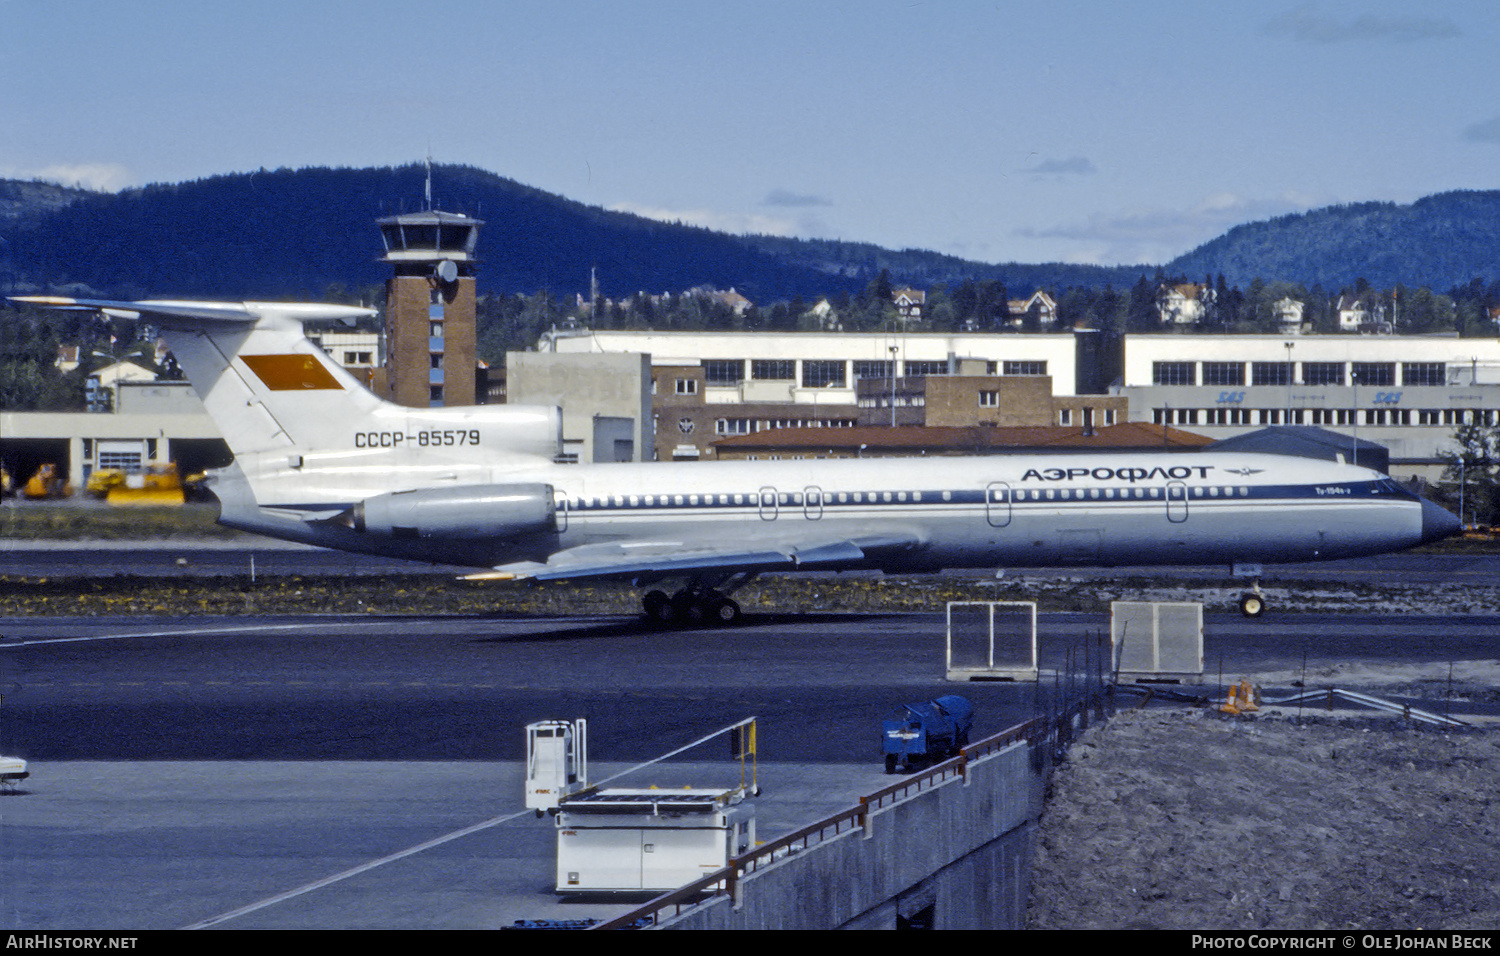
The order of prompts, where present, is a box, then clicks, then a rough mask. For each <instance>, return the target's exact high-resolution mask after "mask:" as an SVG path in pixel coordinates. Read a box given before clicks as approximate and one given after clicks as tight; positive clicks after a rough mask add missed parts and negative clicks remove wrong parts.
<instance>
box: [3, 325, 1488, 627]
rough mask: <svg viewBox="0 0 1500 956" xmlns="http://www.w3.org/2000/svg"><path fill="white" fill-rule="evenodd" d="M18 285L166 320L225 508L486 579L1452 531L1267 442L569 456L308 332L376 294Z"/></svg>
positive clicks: (1356, 470) (1282, 549)
mask: <svg viewBox="0 0 1500 956" xmlns="http://www.w3.org/2000/svg"><path fill="white" fill-rule="evenodd" d="M14 301H18V302H28V303H32V304H36V305H43V306H50V307H55V308H72V309H91V310H99V311H102V312H104V313H106V314H110V315H118V316H127V317H134V318H142V319H146V320H148V321H149V322H150V323H151V324H152V325H154V326H156V327H157V328H158V329H160V331H161V334H162V336H163V337H164V338H165V339H166V341H167V344H168V346H169V347H170V348H171V349H172V352H173V354H174V355H175V356H176V358H177V361H178V363H179V364H180V366H181V367H182V369H183V370H184V372H185V374H186V375H187V377H188V379H189V380H190V381H191V382H192V384H193V386H194V388H195V389H196V391H197V392H198V394H199V395H200V396H201V397H202V399H203V403H204V406H205V407H206V409H207V411H208V413H209V415H210V416H211V417H212V418H213V419H214V421H215V422H216V423H217V425H218V427H219V429H220V432H221V433H222V434H223V436H224V438H225V440H226V441H227V442H228V444H229V447H230V450H231V451H232V452H233V453H234V461H233V463H232V464H231V465H229V466H228V467H225V468H222V469H217V470H215V471H214V472H213V473H211V474H210V476H209V488H210V490H212V491H213V493H214V494H215V496H216V497H217V498H218V499H219V502H220V517H219V521H220V522H221V523H222V524H225V525H228V526H230V527H234V528H239V529H242V530H245V531H250V532H254V533H257V534H261V535H267V536H270V537H274V538H281V539H285V540H289V541H298V542H304V543H307V544H312V545H318V546H322V547H326V548H336V549H340V550H345V551H352V552H359V553H363V554H374V555H383V556H393V557H397V558H405V559H410V560H413V561H425V562H435V563H440V564H451V565H457V566H464V567H471V568H481V569H484V570H482V571H479V572H477V573H475V574H472V575H470V576H469V577H471V578H473V579H480V580H498V581H563V580H582V579H605V578H611V579H624V580H629V581H632V582H633V583H634V585H635V586H636V587H639V588H642V589H643V590H645V594H644V596H643V598H642V609H643V611H644V613H645V614H646V615H647V617H649V618H650V619H652V620H654V621H657V622H660V623H662V624H679V625H694V624H705V623H714V624H733V623H735V622H737V621H738V620H739V619H740V616H741V611H740V605H739V604H738V603H737V602H735V600H734V599H733V597H732V596H731V595H732V594H733V593H734V592H735V591H736V590H737V589H739V588H740V587H743V586H744V585H745V584H746V583H747V582H748V581H750V580H752V579H753V578H755V577H756V576H757V575H760V574H763V573H767V572H777V571H809V570H820V571H846V570H856V569H863V570H871V569H873V570H879V571H882V572H887V573H910V572H933V571H939V570H943V569H948V568H954V569H960V568H986V569H991V568H1004V567H1027V568H1034V567H1056V566H1084V565H1096V566H1112V565H1115V566H1118V565H1131V566H1136V565H1181V564H1225V565H1229V566H1231V567H1240V568H1246V567H1253V566H1255V565H1260V564H1264V563H1286V562H1300V561H1311V560H1318V559H1332V558H1348V557H1358V556H1364V555H1374V554H1381V553H1386V552H1391V551H1399V550H1403V549H1406V548H1411V547H1413V546H1416V545H1419V544H1422V543H1424V542H1429V541H1436V540H1439V539H1442V538H1445V537H1448V536H1451V535H1454V534H1457V533H1458V532H1459V531H1460V525H1459V521H1458V519H1457V518H1455V517H1454V516H1453V515H1452V514H1450V513H1448V512H1447V511H1445V510H1444V509H1442V508H1440V507H1438V506H1437V505H1435V504H1433V503H1432V502H1430V501H1426V500H1424V499H1422V498H1420V497H1418V496H1416V495H1414V494H1412V493H1411V492H1410V491H1408V490H1406V489H1405V488H1403V487H1402V486H1401V485H1399V484H1398V483H1397V482H1395V481H1394V480H1392V479H1391V478H1390V477H1388V476H1386V475H1384V474H1381V473H1380V472H1376V471H1372V470H1370V469H1368V468H1363V467H1359V466H1356V465H1352V464H1348V463H1345V462H1343V461H1336V462H1330V461H1321V460H1314V459H1307V458H1299V457H1289V456H1280V455H1267V454H1252V453H1240V452H1223V453H1214V452H1187V453H1184V452H1160V453H1134V454H1040V455H1038V454H1027V455H996V456H986V457H966V458H958V457H952V458H950V457H942V458H917V459H909V458H902V459H878V460H871V459H842V460H812V461H807V460H804V461H767V462H760V461H733V462H691V463H665V462H663V463H635V462H630V463H615V464H575V463H562V462H560V457H561V456H560V453H561V449H562V435H561V431H562V429H561V415H560V412H559V410H558V409H557V408H553V407H543V406H518V405H489V406H485V405H477V406H467V407H444V408H406V407H403V406H398V405H395V404H392V403H390V402H387V401H384V400H382V399H381V398H379V397H377V396H376V395H374V394H373V393H372V392H370V391H369V390H368V389H367V388H365V387H364V386H363V385H362V384H361V383H359V382H358V381H357V380H356V379H355V378H354V377H353V376H352V375H351V374H350V373H349V372H348V371H347V370H345V369H344V368H343V367H342V366H340V365H339V364H338V363H336V362H334V361H333V360H332V359H331V358H330V357H329V356H328V355H327V354H326V353H325V352H324V351H323V350H322V349H321V348H319V347H318V346H317V345H315V344H314V343H312V342H311V341H309V340H308V338H307V337H306V335H305V334H304V331H303V323H304V322H307V321H312V320H345V321H348V320H354V319H358V318H362V317H367V316H370V315H373V314H374V312H373V311H372V310H369V309H363V308H357V307H351V306H339V305H322V304H311V303H301V304H298V303H291V304H289V303H262V302H238V303H236V302H197V301H175V300H152V301H140V302H131V301H113V300H100V299H74V298H60V297H52V296H28V297H14ZM667 582H671V586H670V587H668V586H667ZM658 585H660V587H659V586H658ZM1263 607H1264V604H1263V601H1262V600H1261V598H1260V596H1259V593H1258V589H1257V591H1253V592H1247V593H1246V594H1245V595H1244V596H1243V597H1242V601H1241V610H1242V611H1243V612H1244V613H1246V614H1247V615H1250V616H1255V615H1257V614H1259V613H1260V611H1261V610H1262V609H1263Z"/></svg>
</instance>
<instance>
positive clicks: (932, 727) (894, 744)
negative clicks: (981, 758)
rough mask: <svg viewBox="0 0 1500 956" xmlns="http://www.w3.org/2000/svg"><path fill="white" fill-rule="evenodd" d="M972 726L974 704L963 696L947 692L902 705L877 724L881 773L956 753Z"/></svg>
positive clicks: (946, 757)
mask: <svg viewBox="0 0 1500 956" xmlns="http://www.w3.org/2000/svg"><path fill="white" fill-rule="evenodd" d="M973 726H974V705H973V704H970V703H969V702H968V700H967V699H965V698H963V697H958V696H956V695H949V696H947V697H939V698H938V699H937V700H929V701H927V702H925V703H921V704H904V705H902V706H901V708H900V709H899V710H897V711H896V713H894V714H892V715H891V717H889V718H888V719H887V720H886V721H885V722H884V723H883V724H882V725H881V735H880V744H881V749H882V750H884V751H885V772H886V773H895V772H896V771H897V770H898V769H899V770H901V771H902V772H905V771H907V770H911V769H913V768H915V767H917V766H919V765H921V764H926V763H937V762H939V761H942V760H946V759H948V758H949V757H952V756H955V755H957V754H958V751H959V749H960V748H961V747H963V746H965V745H966V744H968V742H969V730H970V728H972V727H973Z"/></svg>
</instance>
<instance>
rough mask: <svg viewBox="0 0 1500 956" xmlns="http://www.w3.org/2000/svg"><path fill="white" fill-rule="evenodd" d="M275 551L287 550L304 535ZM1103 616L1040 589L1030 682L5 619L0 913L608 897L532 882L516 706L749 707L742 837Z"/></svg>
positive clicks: (1207, 688) (1002, 719)
mask: <svg viewBox="0 0 1500 956" xmlns="http://www.w3.org/2000/svg"><path fill="white" fill-rule="evenodd" d="M42 550H47V549H42ZM62 550H68V551H71V550H75V549H62ZM205 550H206V551H211V552H213V553H215V554H221V555H222V556H224V557H225V560H229V561H234V562H239V561H241V560H243V559H244V557H245V555H244V553H243V552H240V551H236V550H234V549H200V552H203V551H205ZM275 553H279V554H283V555H292V556H293V557H289V558H288V561H289V564H288V565H287V567H304V568H305V565H298V564H296V563H295V562H296V561H298V560H304V559H306V558H307V555H302V556H300V557H296V556H295V555H296V552H295V551H291V550H287V549H276V550H275ZM0 555H3V556H4V560H5V561H6V562H10V561H15V560H25V558H24V557H21V558H18V557H17V556H18V552H17V551H15V550H12V549H5V550H4V551H0ZM177 557H178V556H177V555H176V554H175V551H174V549H166V554H165V556H163V555H162V554H161V553H158V552H155V551H149V550H143V549H140V548H136V549H127V550H122V551H121V552H119V553H118V554H116V555H112V556H111V559H110V560H109V561H108V562H107V566H108V567H110V568H113V569H118V568H120V567H121V566H122V565H125V566H137V565H149V564H151V563H152V562H162V566H163V567H170V568H175V569H178V572H177V573H181V571H180V569H181V567H182V566H181V565H179V564H178V563H177ZM333 558H334V559H335V560H347V558H346V557H345V556H333ZM312 560H315V561H319V560H323V556H322V555H321V554H320V553H319V554H318V555H317V556H316V557H314V558H313V559H312ZM1318 567H1322V568H1324V569H1329V566H1326V565H1325V566H1318ZM1336 571H1337V569H1330V570H1329V573H1334V572H1336ZM33 573H34V572H33ZM132 573H135V572H132ZM268 573H269V572H268ZM289 573H290V572H289ZM297 573H306V572H305V571H298V572H297ZM329 573H339V572H329ZM354 573H359V571H358V570H356V571H355V572H354ZM435 573H445V572H444V571H443V570H442V569H438V570H437V571H436V572H435ZM1346 573H1349V572H1346ZM1357 573H1362V574H1365V575H1367V576H1368V575H1371V574H1376V573H1378V574H1382V575H1389V576H1390V577H1391V579H1392V580H1400V581H1412V580H1420V579H1421V578H1422V576H1423V575H1427V574H1431V575H1450V576H1451V575H1454V574H1471V575H1472V576H1473V577H1474V579H1475V580H1484V581H1486V582H1488V581H1490V580H1492V579H1493V578H1495V577H1500V563H1497V562H1495V561H1494V560H1493V559H1488V560H1487V561H1478V562H1475V561H1473V560H1472V559H1461V560H1459V561H1455V562H1452V563H1450V564H1449V565H1448V566H1446V567H1443V566H1442V562H1436V563H1434V562H1433V561H1432V559H1424V558H1413V557H1410V556H1404V557H1401V558H1399V559H1396V560H1394V561H1392V562H1390V563H1384V562H1382V563H1380V564H1379V567H1378V568H1375V569H1372V568H1370V567H1368V566H1367V567H1363V568H1362V569H1360V570H1359V571H1358V572H1357ZM1106 633H1107V621H1106V618H1105V616H1104V615H1102V614H1044V615H1042V616H1041V619H1040V621H1039V649H1040V663H1041V666H1042V669H1043V679H1042V680H1041V681H1039V682H1036V683H998V682H983V683H965V684H961V685H959V684H952V683H947V682H945V681H944V680H943V663H944V629H943V619H942V616H941V615H939V614H836V615H835V614H825V615H804V616H782V615H764V614H761V615H756V614H750V615H747V618H746V621H745V623H744V625H742V626H740V627H737V628H734V629H728V630H713V629H705V630H697V631H656V630H651V629H649V628H646V627H645V626H643V625H642V624H641V623H640V622H639V621H637V620H636V619H635V618H632V617H625V616H613V617H610V616H600V617H583V616H580V617H573V618H535V617H522V616H505V615H493V616H478V617H445V616H430V617H370V616H358V617H338V616H316V615H297V616H285V617H275V618H267V617H246V616H239V617H201V616H198V617H181V618H179V617H173V618H165V617H130V618H58V617H33V618H25V619H0V752H4V753H7V754H18V755H20V756H24V757H26V758H27V759H28V760H30V761H31V769H32V771H33V775H32V777H31V778H30V779H29V780H27V781H25V782H24V783H23V784H22V785H21V787H20V788H19V791H18V792H17V793H14V794H10V795H5V796H0V865H4V866H5V868H6V873H7V878H6V879H5V880H3V881H0V925H3V926H5V927H6V928H8V929H19V930H39V929H98V930H117V931H123V930H131V929H153V928H161V929H166V928H180V927H202V928H207V927H222V928H262V927H264V928H269V927H280V928H294V927H295V928H485V927H489V928H493V927H498V926H505V925H509V924H510V923H511V921H513V920H517V919H538V918H547V919H577V918H585V917H592V918H602V917H606V916H609V915H613V913H615V912H619V911H621V910H623V909H624V908H625V907H626V906H627V903H625V902H622V901H619V900H598V899H584V900H579V901H572V900H564V899H560V898H558V897H557V896H556V895H555V894H554V893H552V892H551V880H552V873H551V854H552V846H553V840H554V839H555V836H554V834H553V833H552V830H551V828H550V822H549V821H548V820H545V819H544V820H537V819H535V817H534V816H532V815H531V814H529V813H525V812H523V811H522V809H521V805H522V798H521V783H520V780H521V769H520V765H519V763H518V761H519V760H520V758H521V756H522V751H523V749H524V733H523V728H524V726H525V724H526V723H528V722H530V721H533V720H538V719H544V718H565V719H574V718H579V717H582V718H586V719H587V720H588V722H589V732H590V733H589V736H590V756H591V759H592V761H593V766H594V770H595V774H594V777H595V779H599V778H600V777H602V776H605V775H608V774H611V773H614V772H616V771H617V770H622V769H625V768H627V767H629V766H632V765H636V764H640V763H642V762H645V761H649V760H652V759H653V758H656V757H658V756H660V755H662V754H665V753H667V752H669V751H671V750H673V749H675V748H677V747H680V746H682V745H684V744H687V743H690V742H692V741H694V740H696V739H698V738H700V737H702V736H704V735H707V734H709V733H711V732H713V731H715V730H718V729H721V728H723V727H725V726H727V725H729V724H731V723H734V722H736V721H739V720H741V719H743V718H745V717H750V716H754V717H756V718H757V720H758V727H759V731H760V733H759V743H760V747H759V755H758V764H757V767H756V771H757V772H758V774H759V778H760V782H761V784H762V786H763V787H764V789H765V790H766V796H765V797H764V798H763V799H762V800H761V801H759V803H758V806H759V809H758V817H759V820H760V833H761V836H762V838H766V837H770V836H773V835H775V833H777V832H784V831H785V830H787V829H790V828H792V827H794V826H798V825H801V824H804V823H807V822H810V821H811V820H812V819H815V818H817V817H819V816H821V815H824V814H826V813H829V812H833V811H835V810H838V809H841V808H843V807H846V806H849V805H851V804H853V803H854V802H856V801H857V798H858V796H859V795H861V794H863V793H869V792H872V791H874V790H876V789H878V788H879V787H881V786H883V785H884V784H885V783H886V782H888V781H887V778H885V777H884V775H883V773H882V772H881V768H880V762H879V760H880V758H879V745H878V726H879V721H880V720H881V719H882V718H883V717H884V716H886V715H887V714H888V713H889V712H890V710H891V709H892V708H894V707H896V706H897V705H899V704H901V703H905V702H909V701H918V700H926V699H929V698H931V697H934V696H938V695H941V694H944V693H955V692H956V693H962V694H964V695H965V696H967V697H969V698H970V699H971V700H972V701H973V702H974V704H975V707H976V715H977V716H976V726H975V735H976V736H981V735H984V734H988V733H992V732H996V731H999V730H1002V729H1004V728H1006V727H1008V726H1011V725H1013V724H1015V723H1016V722H1018V721H1020V720H1023V719H1025V718H1027V717H1029V716H1031V715H1033V714H1035V713H1038V712H1039V711H1041V710H1044V709H1045V708H1046V707H1047V706H1049V704H1050V703H1051V702H1052V701H1053V700H1054V699H1055V697H1056V696H1057V695H1058V694H1060V693H1061V692H1062V691H1064V690H1065V689H1066V686H1067V680H1068V679H1067V673H1066V672H1067V670H1068V667H1069V665H1070V663H1078V662H1080V661H1081V660H1082V659H1083V657H1084V648H1085V646H1088V645H1090V644H1095V643H1097V642H1098V641H1099V640H1100V639H1101V636H1102V635H1104V634H1106ZM1497 636H1500V618H1497V617H1495V616H1486V615H1453V616H1422V615H1391V614H1378V613H1370V614H1278V613H1276V612H1275V610H1274V609H1273V610H1272V611H1271V612H1268V614H1267V615H1266V616H1265V617H1264V618H1261V619H1259V620H1255V621H1249V620H1246V619H1243V618H1240V617H1238V616H1236V615H1209V616H1208V618H1207V619H1206V623H1205V655H1204V656H1205V662H1206V668H1205V674H1204V678H1203V682H1202V685H1201V686H1195V687H1188V688H1182V689H1183V690H1184V691H1187V692H1198V691H1201V692H1203V693H1205V694H1207V693H1213V694H1217V693H1218V692H1219V686H1220V677H1221V675H1222V678H1223V680H1225V681H1235V680H1238V678H1239V677H1240V676H1242V675H1249V676H1252V677H1254V676H1255V675H1256V674H1257V673H1260V672H1263V671H1268V670H1271V671H1277V672H1280V673H1283V674H1285V673H1288V672H1297V671H1299V670H1306V671H1312V672H1315V671H1316V670H1317V669H1318V668H1320V667H1325V666H1335V665H1340V664H1347V663H1349V662H1351V661H1353V662H1362V663H1365V664H1370V665H1398V666H1399V665H1410V666H1413V667H1415V666H1426V665H1434V664H1441V663H1449V664H1453V663H1455V662H1456V663H1464V662H1473V663H1484V662H1493V661H1494V660H1495V659H1496V658H1497V656H1500V655H1497V653H1496V645H1497ZM1463 706H1464V707H1468V708H1470V709H1478V710H1484V709H1485V708H1486V707H1489V708H1491V709H1493V704H1492V703H1491V704H1485V703H1484V702H1482V701H1481V702H1478V703H1475V702H1472V701H1470V702H1467V703H1465V704H1464V705H1463ZM1462 709H1463V708H1462V707H1458V708H1457V709H1455V710H1453V711H1451V712H1453V713H1455V714H1458V713H1460V711H1461V710H1462ZM741 772H742V771H741V769H740V767H739V766H738V764H735V763H734V762H732V761H730V760H729V759H728V753H727V745H726V744H725V743H724V742H723V740H722V739H717V740H715V741H712V742H710V743H709V744H706V745H704V746H703V747H700V748H697V749H696V750H694V751H691V752H689V753H686V754H684V755H682V756H681V757H680V758H676V759H674V760H673V761H672V762H671V763H670V764H658V765H656V766H654V767H652V768H650V769H648V770H644V771H638V772H637V773H636V774H635V775H633V776H632V777H631V778H629V782H630V783H631V784H639V785H649V784H655V785H660V786H679V785H682V784H683V783H691V784H694V785H696V786H718V785H729V784H732V783H733V782H735V781H737V780H739V779H740V774H741Z"/></svg>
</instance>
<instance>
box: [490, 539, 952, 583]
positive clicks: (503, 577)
mask: <svg viewBox="0 0 1500 956" xmlns="http://www.w3.org/2000/svg"><path fill="white" fill-rule="evenodd" d="M921 543H922V542H921V541H920V540H919V539H918V538H917V536H916V535H914V534H905V533H894V534H874V535H864V536H860V537H855V538H822V539H812V538H810V539H807V540H802V541H793V542H768V543H765V544H764V545H762V546H759V547H748V548H735V547H727V546H725V545H722V544H716V543H708V542H698V543H694V542H686V541H625V542H611V543H607V544H588V545H581V546H579V547H576V548H569V549H568V550H566V551H559V552H558V553H557V554H554V555H552V557H550V558H548V559H547V561H546V563H541V562H535V561H521V562H517V563H514V564H502V565H500V566H498V567H496V568H495V569H494V570H493V571H485V572H481V573H479V574H471V575H467V576H466V578H465V580H469V581H526V580H530V581H566V580H576V579H584V578H644V579H651V580H655V579H658V578H664V577H672V576H677V575H692V574H696V573H700V572H714V571H721V572H726V573H738V572H742V571H754V572H760V571H817V570H844V569H851V568H859V567H869V566H871V564H872V562H874V561H877V560H878V559H879V558H881V557H882V556H885V555H889V554H891V553H892V552H906V551H910V550H912V549H914V548H917V547H919V546H920V545H921Z"/></svg>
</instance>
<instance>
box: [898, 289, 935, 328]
mask: <svg viewBox="0 0 1500 956" xmlns="http://www.w3.org/2000/svg"><path fill="white" fill-rule="evenodd" d="M891 302H893V303H894V304H895V306H896V313H897V314H898V315H900V316H901V321H902V322H903V323H906V324H913V323H916V322H920V321H922V307H923V306H925V305H926V304H927V293H925V292H923V291H921V290H920V289H912V288H905V289H897V290H895V291H894V292H892V293H891Z"/></svg>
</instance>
